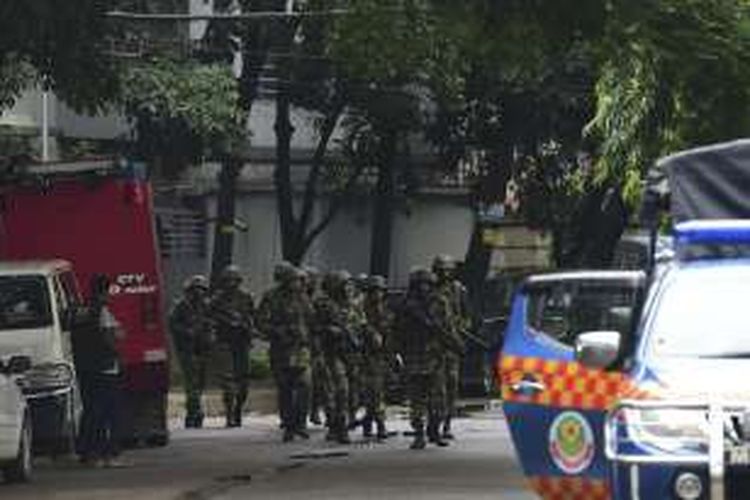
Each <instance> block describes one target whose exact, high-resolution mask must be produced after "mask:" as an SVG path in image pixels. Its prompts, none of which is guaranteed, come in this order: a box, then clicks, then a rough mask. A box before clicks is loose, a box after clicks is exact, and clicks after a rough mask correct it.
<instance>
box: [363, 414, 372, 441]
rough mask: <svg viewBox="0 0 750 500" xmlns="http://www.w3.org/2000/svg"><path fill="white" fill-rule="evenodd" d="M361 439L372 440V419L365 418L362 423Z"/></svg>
mask: <svg viewBox="0 0 750 500" xmlns="http://www.w3.org/2000/svg"><path fill="white" fill-rule="evenodd" d="M362 437H364V438H366V439H370V438H372V418H370V417H365V419H364V420H363V421H362Z"/></svg>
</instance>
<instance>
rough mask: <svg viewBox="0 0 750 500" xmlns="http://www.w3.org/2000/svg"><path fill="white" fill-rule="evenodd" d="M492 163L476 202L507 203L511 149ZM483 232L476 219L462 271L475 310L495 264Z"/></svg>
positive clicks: (501, 152) (502, 150)
mask: <svg viewBox="0 0 750 500" xmlns="http://www.w3.org/2000/svg"><path fill="white" fill-rule="evenodd" d="M491 161H492V162H493V164H494V166H493V168H492V170H491V171H490V173H489V175H488V176H487V177H486V178H485V179H482V180H481V181H480V183H479V185H478V186H477V188H476V189H477V192H476V193H475V195H476V199H477V201H479V202H483V203H502V202H503V201H504V199H505V189H506V185H507V184H508V179H509V178H510V170H511V168H510V167H511V162H512V161H513V149H512V147H509V146H505V147H503V148H501V149H500V150H499V152H498V154H497V155H496V157H495V158H494V159H493V160H491ZM484 229H485V226H484V225H483V224H482V222H481V221H480V220H479V218H478V217H477V218H476V220H475V222H474V229H473V231H472V235H471V240H470V241H469V248H468V249H467V251H466V256H465V258H464V265H463V269H462V271H463V272H462V280H463V282H464V286H466V288H467V290H468V293H469V297H470V299H471V301H472V304H473V305H474V306H475V307H478V306H479V304H480V301H481V295H482V290H483V288H484V281H485V280H486V279H487V273H488V272H489V270H490V262H491V261H492V249H491V248H489V247H487V246H486V245H485V244H484V242H483V232H484Z"/></svg>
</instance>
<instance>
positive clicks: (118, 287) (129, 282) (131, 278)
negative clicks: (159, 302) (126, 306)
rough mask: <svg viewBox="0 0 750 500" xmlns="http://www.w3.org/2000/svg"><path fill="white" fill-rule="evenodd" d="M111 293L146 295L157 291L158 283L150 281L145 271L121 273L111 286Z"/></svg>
mask: <svg viewBox="0 0 750 500" xmlns="http://www.w3.org/2000/svg"><path fill="white" fill-rule="evenodd" d="M109 293H110V295H144V294H150V293H156V285H152V284H149V283H148V277H147V276H146V274H144V273H134V274H120V275H119V276H117V277H116V278H115V280H114V283H112V286H110V288H109Z"/></svg>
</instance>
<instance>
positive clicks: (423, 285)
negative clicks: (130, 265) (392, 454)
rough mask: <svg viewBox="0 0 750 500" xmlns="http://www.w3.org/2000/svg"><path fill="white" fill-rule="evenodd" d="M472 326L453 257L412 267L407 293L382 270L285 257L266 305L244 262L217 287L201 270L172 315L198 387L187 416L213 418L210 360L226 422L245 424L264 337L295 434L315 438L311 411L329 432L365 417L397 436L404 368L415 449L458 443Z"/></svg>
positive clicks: (190, 395)
mask: <svg viewBox="0 0 750 500" xmlns="http://www.w3.org/2000/svg"><path fill="white" fill-rule="evenodd" d="M470 325H471V319H470V314H469V311H468V307H467V305H466V297H465V291H464V289H463V287H462V286H461V285H460V283H459V282H458V281H457V280H456V266H455V264H454V262H453V261H452V259H451V258H449V257H447V256H440V257H437V258H436V259H435V261H434V262H433V266H432V269H427V268H420V269H415V270H413V271H412V273H411V274H410V279H409V288H408V291H407V292H406V295H405V297H404V298H403V299H401V300H400V301H399V303H398V304H394V303H393V301H392V300H389V295H388V286H387V282H386V280H385V278H383V277H382V276H364V275H362V276H358V277H356V278H354V277H352V276H351V275H350V274H349V273H348V272H346V271H334V272H329V273H325V274H322V273H320V272H319V271H317V270H316V269H313V268H299V267H295V266H293V265H291V264H289V263H286V262H283V263H281V264H279V265H277V266H276V268H275V270H274V285H273V287H272V288H271V289H270V290H268V291H267V292H266V293H265V294H264V296H263V297H262V299H261V300H260V302H259V304H258V305H257V307H256V305H255V301H254V299H253V297H252V295H251V294H250V293H248V292H246V291H244V290H243V288H242V277H241V274H240V272H239V270H238V269H237V268H236V267H235V266H230V267H228V268H227V269H225V270H224V272H222V273H221V275H220V276H219V278H218V280H217V283H215V285H214V286H210V284H209V282H208V280H207V279H206V278H205V277H203V276H194V277H192V278H190V279H189V280H188V281H187V282H186V284H185V296H184V297H183V298H182V299H181V300H180V302H179V303H178V304H177V305H176V307H175V308H174V310H173V312H172V314H171V317H170V327H171V332H172V335H173V339H174V345H175V349H176V352H177V355H178V357H179V361H180V364H181V367H182V372H183V374H184V383H185V389H186V395H187V401H186V410H187V416H186V420H185V425H186V427H200V426H201V425H202V421H203V413H202V409H201V396H202V392H203V390H204V388H205V387H206V383H207V379H208V377H209V376H208V373H209V365H210V366H213V367H214V368H216V367H218V368H219V371H218V373H220V376H219V378H218V382H219V383H220V385H221V389H222V393H223V401H224V405H225V410H226V419H227V421H226V423H227V426H229V427H236V426H240V425H241V424H242V418H241V417H242V409H243V407H244V405H245V402H246V399H247V394H248V382H249V366H248V353H249V350H250V347H251V343H252V340H253V339H255V338H261V339H264V340H266V341H267V342H268V345H269V359H270V364H271V370H272V373H273V377H274V379H275V382H276V385H277V388H278V391H277V393H278V408H279V416H280V421H281V424H280V425H281V428H282V429H283V440H284V442H288V441H292V440H294V439H295V438H302V439H308V438H309V434H308V432H307V426H308V422H310V423H312V424H316V425H322V424H324V425H325V426H326V428H327V431H328V432H327V435H326V439H328V440H331V441H335V442H338V443H342V444H345V443H349V442H350V437H349V435H350V432H353V431H354V430H355V429H357V428H359V427H361V429H362V433H363V436H364V437H365V438H372V437H375V438H376V439H378V440H384V439H387V438H388V436H389V433H388V430H387V428H386V413H385V408H386V394H385V392H386V380H387V378H388V376H389V374H392V373H394V372H398V373H399V374H400V376H401V377H402V379H403V382H404V383H405V386H406V388H407V399H408V401H409V404H410V410H411V412H410V413H411V415H410V418H411V425H412V428H413V435H414V441H413V443H412V448H414V449H422V448H424V447H425V446H426V444H427V442H431V443H434V444H436V445H438V446H447V445H448V440H450V439H453V435H452V433H451V418H452V417H453V414H454V411H455V401H456V396H457V393H458V384H459V371H460V366H461V359H462V355H463V351H464V339H465V335H466V334H468V331H469V328H470ZM321 414H322V415H323V416H324V420H322V419H321Z"/></svg>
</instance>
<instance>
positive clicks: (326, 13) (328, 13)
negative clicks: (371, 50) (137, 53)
mask: <svg viewBox="0 0 750 500" xmlns="http://www.w3.org/2000/svg"><path fill="white" fill-rule="evenodd" d="M348 14H351V11H350V10H346V9H331V10H318V11H299V12H285V11H259V12H244V13H240V14H175V13H170V14H145V13H141V12H126V11H121V10H113V11H110V12H107V13H106V14H105V16H106V17H108V18H110V19H121V20H127V21H187V22H189V21H247V20H265V19H297V18H302V17H334V16H344V15H348Z"/></svg>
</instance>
